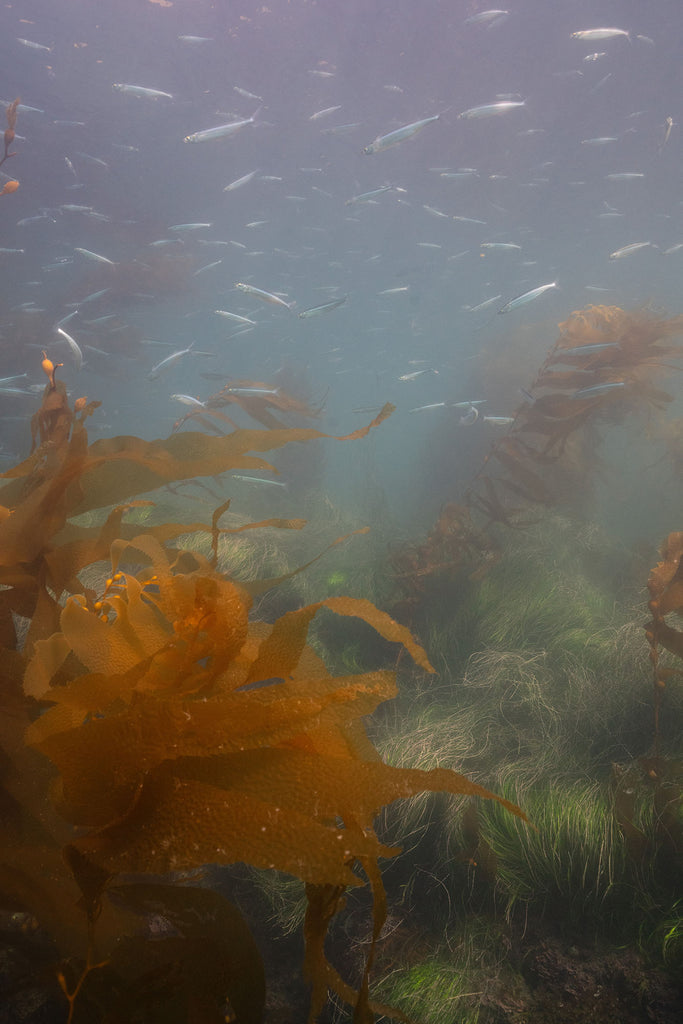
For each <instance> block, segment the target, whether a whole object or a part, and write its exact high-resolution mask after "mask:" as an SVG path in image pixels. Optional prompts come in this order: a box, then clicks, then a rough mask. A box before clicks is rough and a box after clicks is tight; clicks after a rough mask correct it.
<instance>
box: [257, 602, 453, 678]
mask: <svg viewBox="0 0 683 1024" xmlns="http://www.w3.org/2000/svg"><path fill="white" fill-rule="evenodd" d="M321 608H329V609H330V610H331V611H333V612H336V614H337V615H351V616H356V617H357V618H360V619H363V620H364V621H365V622H367V623H368V625H369V626H372V628H373V629H374V630H375V631H376V632H377V633H379V635H380V636H382V637H384V639H385V640H391V641H394V642H395V643H401V644H403V646H404V647H405V648H406V650H407V651H408V652H409V654H410V655H411V656H412V658H413V660H414V661H415V662H416V663H417V664H418V665H420V667H421V668H424V669H425V671H427V672H433V671H434V669H433V668H432V666H431V665H430V664H429V660H428V658H427V655H426V654H425V652H424V650H423V649H422V647H420V645H419V644H417V643H416V642H415V640H414V639H413V637H412V634H411V633H410V630H408V629H406V628H405V626H401V625H399V623H398V622H395V621H394V620H393V619H392V618H391V616H390V615H387V614H386V612H382V611H380V610H379V609H378V608H376V607H375V606H374V605H373V604H372V602H371V601H367V600H365V599H363V598H354V597H329V598H326V599H325V600H323V601H318V602H316V603H315V604H309V605H306V607H304V608H298V609H296V610H295V611H291V612H286V613H285V614H284V615H283V616H281V618H279V619H278V620H277V622H276V623H275V624H274V626H273V629H272V632H271V634H270V636H269V637H268V638H267V639H266V640H264V641H263V643H262V644H261V648H260V650H259V654H258V658H257V659H256V661H255V662H254V663H253V665H252V667H251V670H250V672H249V677H248V681H249V682H250V681H253V680H256V679H269V678H272V677H273V676H279V677H281V678H283V679H286V678H288V676H289V675H290V674H291V672H292V671H293V669H294V667H295V666H296V665H297V663H298V660H299V657H300V655H301V652H302V651H303V649H304V647H305V645H306V638H307V635H308V627H309V625H310V622H311V619H312V618H313V616H314V615H315V614H316V613H317V612H318V611H319V610H320V609H321Z"/></svg>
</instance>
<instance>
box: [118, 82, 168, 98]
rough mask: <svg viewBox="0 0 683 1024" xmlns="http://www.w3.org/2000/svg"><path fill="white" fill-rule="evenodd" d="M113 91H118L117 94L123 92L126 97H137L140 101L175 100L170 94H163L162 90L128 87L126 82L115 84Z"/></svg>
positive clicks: (135, 86)
mask: <svg viewBox="0 0 683 1024" xmlns="http://www.w3.org/2000/svg"><path fill="white" fill-rule="evenodd" d="M112 89H116V91H117V92H122V93H124V94H125V95H126V96H136V97H137V98H138V99H148V100H159V99H165V100H172V99H173V96H172V95H171V93H170V92H163V91H162V90H161V89H147V88H146V87H145V86H144V85H127V84H126V83H125V82H114V84H113V85H112Z"/></svg>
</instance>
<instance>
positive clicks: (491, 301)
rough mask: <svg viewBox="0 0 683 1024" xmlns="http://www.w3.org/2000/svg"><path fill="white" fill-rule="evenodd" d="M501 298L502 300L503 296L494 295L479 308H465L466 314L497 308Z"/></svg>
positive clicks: (480, 304) (478, 306)
mask: <svg viewBox="0 0 683 1024" xmlns="http://www.w3.org/2000/svg"><path fill="white" fill-rule="evenodd" d="M500 298H502V296H501V295H492V296H491V298H490V299H484V301H483V302H480V303H479V305H477V306H463V309H464V310H465V312H466V313H480V312H481V311H482V310H483V309H490V308H491V306H495V304H496V302H498V300H499V299H500Z"/></svg>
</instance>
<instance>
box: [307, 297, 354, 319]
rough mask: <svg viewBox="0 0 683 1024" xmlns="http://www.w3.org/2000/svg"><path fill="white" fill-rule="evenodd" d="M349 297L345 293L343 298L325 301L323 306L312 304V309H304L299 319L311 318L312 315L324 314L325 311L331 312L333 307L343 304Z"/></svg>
mask: <svg viewBox="0 0 683 1024" xmlns="http://www.w3.org/2000/svg"><path fill="white" fill-rule="evenodd" d="M347 298H348V295H344V296H343V298H341V299H332V301H331V302H324V303H323V304H322V306H311V308H310V309H302V310H301V312H300V313H299V319H300V320H309V319H310V318H311V317H314V316H322V314H323V313H330V312H332V310H333V309H337V308H338V307H339V306H343V305H344V303H345V302H346V300H347Z"/></svg>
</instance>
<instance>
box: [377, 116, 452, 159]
mask: <svg viewBox="0 0 683 1024" xmlns="http://www.w3.org/2000/svg"><path fill="white" fill-rule="evenodd" d="M440 116H441V115H440V114H434V116H433V117H425V118H423V119H422V120H421V121H413V123H412V124H405V125H403V127H402V128H396V129H395V131H393V132H389V133H388V134H387V135H378V136H377V138H376V139H375V140H374V142H371V143H370V145H369V146H366V147H365V149H364V150H363V152H364V153H367V154H372V153H382V152H383V151H384V150H385V149H389V147H390V146H396V145H397V144H398V143H399V142H405V140H406V139H412V137H413V135H417V133H418V132H419V131H420V130H421V129H422V128H425V127H426V126H427V125H428V124H431V123H432V122H433V121H438V120H439V117H440Z"/></svg>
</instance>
